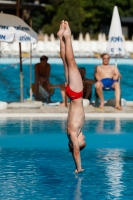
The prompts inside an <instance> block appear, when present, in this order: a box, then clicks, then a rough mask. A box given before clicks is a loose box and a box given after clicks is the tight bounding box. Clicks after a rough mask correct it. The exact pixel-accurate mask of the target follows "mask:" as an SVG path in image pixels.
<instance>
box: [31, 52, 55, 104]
mask: <svg viewBox="0 0 133 200" xmlns="http://www.w3.org/2000/svg"><path fill="white" fill-rule="evenodd" d="M47 61H48V57H47V56H45V55H43V56H41V57H40V63H37V64H36V65H35V88H34V93H35V100H42V97H41V94H40V93H39V85H41V86H42V87H43V88H44V89H45V90H46V91H47V92H48V93H49V94H50V93H53V89H51V88H49V87H50V85H51V84H50V82H49V76H50V64H49V63H47Z"/></svg>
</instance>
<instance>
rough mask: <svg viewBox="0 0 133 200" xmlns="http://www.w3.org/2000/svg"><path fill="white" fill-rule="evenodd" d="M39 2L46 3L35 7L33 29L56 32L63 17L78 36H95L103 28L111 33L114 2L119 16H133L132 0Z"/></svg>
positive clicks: (29, 0) (47, 0)
mask: <svg viewBox="0 0 133 200" xmlns="http://www.w3.org/2000/svg"><path fill="white" fill-rule="evenodd" d="M21 1H23V2H33V1H32V0H21ZM40 3H45V4H46V7H45V8H43V9H39V10H32V19H33V28H34V30H35V31H37V32H38V31H39V30H40V29H41V30H42V31H43V32H44V33H48V34H50V33H54V34H55V35H56V33H57V31H58V29H59V24H60V21H61V20H63V19H64V20H68V21H69V24H70V27H71V29H72V33H73V34H74V37H75V38H77V37H78V35H79V33H80V32H82V33H83V34H85V33H86V32H89V33H90V34H91V36H93V37H95V36H96V35H97V34H98V33H99V32H100V31H101V32H106V34H108V30H109V27H110V23H111V18H112V13H113V8H114V6H115V5H116V6H117V7H118V11H119V14H120V17H122V16H123V17H126V16H128V17H130V16H131V17H132V16H133V6H132V5H133V0H45V1H44V0H40Z"/></svg>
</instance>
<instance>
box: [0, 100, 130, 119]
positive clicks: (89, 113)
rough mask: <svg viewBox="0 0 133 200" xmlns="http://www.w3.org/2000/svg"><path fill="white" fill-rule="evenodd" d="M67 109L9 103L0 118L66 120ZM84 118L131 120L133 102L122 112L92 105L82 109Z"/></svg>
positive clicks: (36, 103) (31, 103) (38, 103)
mask: <svg viewBox="0 0 133 200" xmlns="http://www.w3.org/2000/svg"><path fill="white" fill-rule="evenodd" d="M68 109H69V108H67V107H61V106H46V105H45V106H44V105H42V103H41V102H26V103H10V104H8V107H7V109H5V110H0V118H10V117H11V118H48V119H49V118H66V117H67V113H68ZM84 111H85V117H86V118H101V117H105V118H117V117H119V118H125V119H126V118H133V102H132V101H128V102H127V103H126V107H124V108H123V110H116V109H115V108H114V107H113V106H105V107H104V109H99V108H96V107H95V106H94V105H89V106H86V107H84Z"/></svg>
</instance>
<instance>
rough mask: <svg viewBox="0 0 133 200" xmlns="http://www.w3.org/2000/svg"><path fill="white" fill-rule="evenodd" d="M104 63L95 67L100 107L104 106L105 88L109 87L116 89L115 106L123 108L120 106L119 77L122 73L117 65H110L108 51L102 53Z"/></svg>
mask: <svg viewBox="0 0 133 200" xmlns="http://www.w3.org/2000/svg"><path fill="white" fill-rule="evenodd" d="M101 58H102V61H103V63H102V65H101V66H97V67H96V69H95V78H96V81H97V82H96V84H95V87H96V92H97V94H98V96H99V98H100V100H101V101H100V105H99V108H103V107H104V96H103V89H105V88H109V89H110V90H115V108H116V109H118V110H122V107H121V106H120V93H121V91H120V84H119V82H118V78H119V77H121V74H120V72H119V70H118V68H117V67H116V66H111V65H109V60H110V56H109V54H107V53H104V54H102V55H101Z"/></svg>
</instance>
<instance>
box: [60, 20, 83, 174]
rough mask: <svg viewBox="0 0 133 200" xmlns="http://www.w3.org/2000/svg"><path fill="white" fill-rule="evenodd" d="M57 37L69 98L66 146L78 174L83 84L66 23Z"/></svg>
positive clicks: (81, 134) (81, 140) (79, 167)
mask: <svg viewBox="0 0 133 200" xmlns="http://www.w3.org/2000/svg"><path fill="white" fill-rule="evenodd" d="M57 35H58V37H59V39H60V55H61V58H62V61H63V64H64V69H65V77H66V94H67V96H68V97H69V98H70V106H69V111H68V118H67V136H68V141H69V142H68V145H69V150H70V152H71V153H72V155H73V159H74V162H75V167H76V169H75V172H76V173H78V172H82V171H83V169H82V166H81V158H80V150H82V149H83V148H84V147H85V145H86V143H85V141H84V135H83V133H82V131H81V129H82V126H83V124H84V118H85V115H84V108H83V99H82V96H83V83H82V78H81V75H80V73H79V70H78V67H77V65H76V62H75V59H74V54H73V49H72V42H71V30H70V28H69V25H68V22H67V21H64V20H63V21H62V22H61V24H60V28H59V31H58V33H57Z"/></svg>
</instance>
